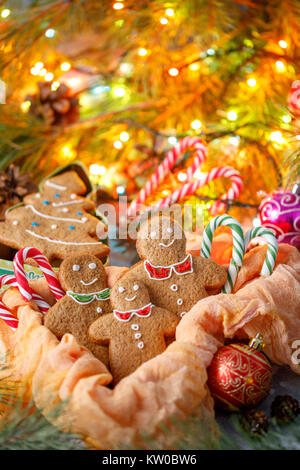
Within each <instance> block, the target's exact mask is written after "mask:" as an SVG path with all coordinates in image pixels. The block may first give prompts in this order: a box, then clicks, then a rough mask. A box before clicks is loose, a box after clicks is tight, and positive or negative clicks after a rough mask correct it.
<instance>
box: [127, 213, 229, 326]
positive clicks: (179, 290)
mask: <svg viewBox="0 0 300 470" xmlns="http://www.w3.org/2000/svg"><path fill="white" fill-rule="evenodd" d="M136 248H137V252H138V254H139V256H140V258H141V259H142V260H143V261H141V262H139V263H137V264H136V265H134V266H133V267H132V268H131V269H129V271H128V272H127V273H126V274H125V275H124V276H125V277H126V278H132V279H138V280H142V281H143V282H144V284H145V285H146V286H147V288H148V291H149V294H150V298H151V301H152V302H153V303H154V304H155V305H157V306H159V307H162V308H166V309H168V310H170V311H171V312H174V313H176V314H177V315H178V316H179V317H182V316H183V315H184V314H185V313H186V312H188V311H189V310H190V309H191V308H192V307H193V305H195V303H196V302H198V300H200V299H203V298H204V297H207V296H208V295H209V291H213V292H214V293H216V291H217V290H220V289H221V287H222V286H223V284H224V283H225V281H226V277H227V273H226V270H225V269H224V268H223V267H222V266H219V265H218V264H216V263H214V262H213V261H211V260H210V259H205V258H202V257H194V256H192V255H190V254H189V255H187V254H186V238H185V234H184V232H183V230H182V228H181V226H180V225H179V224H178V223H177V222H175V220H173V219H171V218H169V217H166V216H156V217H153V218H151V219H150V220H149V221H146V222H144V224H142V226H141V228H140V230H139V233H138V238H137V243H136Z"/></svg>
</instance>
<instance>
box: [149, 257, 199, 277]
mask: <svg viewBox="0 0 300 470" xmlns="http://www.w3.org/2000/svg"><path fill="white" fill-rule="evenodd" d="M144 266H145V269H146V271H147V273H148V276H149V277H150V279H156V280H160V279H169V278H170V277H171V275H172V272H173V271H174V273H175V274H177V275H178V276H182V275H184V274H190V273H192V272H193V261H192V256H191V255H187V257H186V258H185V259H184V260H183V261H180V263H176V264H171V265H170V266H153V265H152V264H151V263H150V261H148V260H146V261H144Z"/></svg>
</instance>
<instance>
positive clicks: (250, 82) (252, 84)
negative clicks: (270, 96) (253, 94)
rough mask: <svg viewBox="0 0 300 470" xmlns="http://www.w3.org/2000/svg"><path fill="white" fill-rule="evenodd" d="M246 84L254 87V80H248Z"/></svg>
mask: <svg viewBox="0 0 300 470" xmlns="http://www.w3.org/2000/svg"><path fill="white" fill-rule="evenodd" d="M247 83H248V85H249V86H251V87H255V85H256V80H255V78H249V80H247Z"/></svg>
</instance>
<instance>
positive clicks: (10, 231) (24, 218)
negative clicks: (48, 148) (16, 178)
mask: <svg viewBox="0 0 300 470" xmlns="http://www.w3.org/2000/svg"><path fill="white" fill-rule="evenodd" d="M85 193H86V187H85V184H84V183H83V181H82V180H81V179H80V178H79V176H78V174H77V173H76V172H75V171H67V172H65V173H62V174H59V175H56V176H53V177H52V178H49V179H48V180H46V181H44V183H43V185H42V191H41V192H39V193H34V194H30V195H28V196H26V197H25V198H24V206H20V207H16V208H15V209H12V210H11V211H10V212H8V213H7V214H6V220H5V222H1V223H0V242H2V243H3V244H5V245H7V246H10V247H11V248H16V249H22V248H25V247H27V246H34V247H36V248H38V249H39V250H40V251H41V252H42V253H44V254H45V256H46V257H47V258H48V259H49V261H50V263H52V264H53V262H54V261H55V260H63V259H64V258H66V256H70V255H72V254H76V253H78V251H80V252H85V253H90V254H92V255H95V256H97V257H98V258H100V259H104V258H105V257H106V256H107V255H108V253H109V248H108V246H106V245H105V244H103V243H102V242H101V241H100V240H99V238H98V236H101V235H102V234H105V226H104V225H103V224H102V223H101V222H99V220H98V219H97V218H96V217H94V216H92V215H91V214H89V213H88V212H91V211H92V210H94V208H95V205H94V203H93V202H92V201H89V200H88V199H85V198H83V197H80V195H83V194H85Z"/></svg>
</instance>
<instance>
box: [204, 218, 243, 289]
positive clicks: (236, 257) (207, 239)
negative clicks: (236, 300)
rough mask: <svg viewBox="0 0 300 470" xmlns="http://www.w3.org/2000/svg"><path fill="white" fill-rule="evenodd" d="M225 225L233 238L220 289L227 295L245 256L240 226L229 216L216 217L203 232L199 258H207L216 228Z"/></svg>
mask: <svg viewBox="0 0 300 470" xmlns="http://www.w3.org/2000/svg"><path fill="white" fill-rule="evenodd" d="M221 225H227V226H228V227H230V228H231V231H232V236H233V247H232V258H231V261H230V265H229V268H228V274H227V280H226V282H225V284H224V286H223V288H222V292H224V293H226V294H229V293H230V292H231V291H232V289H233V286H234V283H235V281H236V277H237V274H238V271H239V268H240V267H241V266H242V264H243V258H244V254H245V240H244V233H243V229H242V226H241V224H240V223H239V222H238V221H237V220H235V219H234V218H233V217H231V216H230V215H227V214H224V215H218V216H217V217H215V218H214V219H212V220H211V221H210V222H209V224H208V225H207V227H206V228H205V230H204V232H203V240H202V247H201V256H203V257H204V258H209V257H210V254H211V245H212V240H213V237H214V233H215V230H216V228H217V227H220V226H221Z"/></svg>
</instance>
